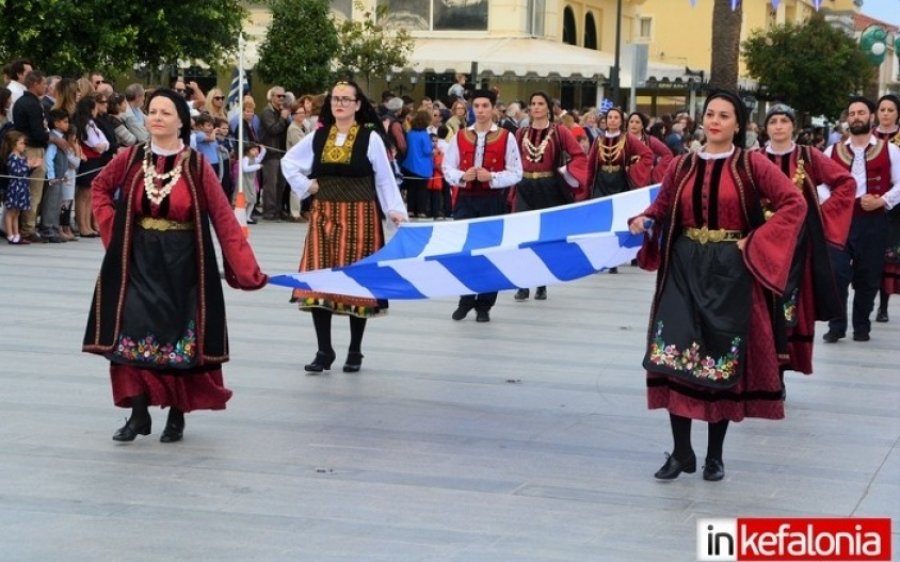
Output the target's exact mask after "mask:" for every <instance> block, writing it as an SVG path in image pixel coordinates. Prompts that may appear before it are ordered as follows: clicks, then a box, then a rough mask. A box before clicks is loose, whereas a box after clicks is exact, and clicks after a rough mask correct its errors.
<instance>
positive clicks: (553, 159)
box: [514, 92, 587, 301]
mask: <svg viewBox="0 0 900 562" xmlns="http://www.w3.org/2000/svg"><path fill="white" fill-rule="evenodd" d="M528 105H529V109H530V116H531V123H530V124H529V125H528V126H527V127H522V128H521V129H519V130H518V131H517V132H516V140H517V141H518V143H519V151H520V157H521V160H522V170H523V172H522V181H521V182H519V184H518V185H517V186H516V190H515V191H516V199H515V206H514V210H515V211H532V210H535V209H548V208H550V207H557V206H559V205H565V204H566V203H571V202H572V201H574V200H575V191H576V190H578V189H579V188H581V187H583V186H584V185H585V183H586V182H587V157H586V156H585V154H584V151H583V150H582V149H581V145H579V144H578V141H577V140H575V136H574V135H572V133H571V131H569V128H568V127H563V126H560V125H557V124H556V123H554V122H553V112H552V111H550V108H551V107H553V103H552V102H551V100H550V96H549V95H547V94H546V93H545V92H535V93H533V94H531V100H530V101H529V103H528ZM528 295H529V290H528V289H519V290H518V291H516V296H515V299H516V300H517V301H524V300H526V299H527V298H528ZM534 298H535V299H537V300H544V299H546V298H547V287H545V286H541V287H538V288H537V293H536V294H535V296H534Z"/></svg>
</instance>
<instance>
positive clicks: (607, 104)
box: [600, 98, 616, 114]
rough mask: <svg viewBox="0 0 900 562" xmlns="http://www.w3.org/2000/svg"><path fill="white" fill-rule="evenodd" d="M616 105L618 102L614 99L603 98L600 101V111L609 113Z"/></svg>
mask: <svg viewBox="0 0 900 562" xmlns="http://www.w3.org/2000/svg"><path fill="white" fill-rule="evenodd" d="M615 105H616V104H615V103H613V100H611V99H609V98H603V101H601V102H600V113H603V114H606V113H609V110H610V109H612V108H613V107H615Z"/></svg>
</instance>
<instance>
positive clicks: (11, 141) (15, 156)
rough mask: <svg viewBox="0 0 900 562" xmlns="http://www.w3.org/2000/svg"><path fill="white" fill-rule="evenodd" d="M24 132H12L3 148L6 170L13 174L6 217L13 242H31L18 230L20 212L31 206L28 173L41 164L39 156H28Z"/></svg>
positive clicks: (6, 226)
mask: <svg viewBox="0 0 900 562" xmlns="http://www.w3.org/2000/svg"><path fill="white" fill-rule="evenodd" d="M26 150H27V149H26V146H25V135H24V134H23V133H21V132H20V131H10V132H9V133H7V134H6V138H5V139H4V140H3V145H2V147H0V158H3V160H4V162H5V163H6V170H5V171H4V173H6V174H7V175H9V176H11V178H10V179H9V181H8V182H7V186H6V200H5V201H4V202H3V203H4V205H5V206H6V214H5V215H4V217H3V220H4V229H5V231H6V240H7V242H9V243H10V244H29V243H30V241H29V240H28V239H27V238H25V237H23V236H22V235H21V233H20V231H19V213H21V212H23V211H27V210H28V209H30V208H31V206H32V202H31V194H30V193H29V191H30V190H29V185H28V184H29V179H28V175H29V172H30V171H31V170H32V169H34V168H37V167H40V166H42V163H41V162H40V159H39V158H34V157H31V158H29V157H27V156H26V152H25V151H26Z"/></svg>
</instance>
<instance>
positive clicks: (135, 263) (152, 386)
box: [83, 90, 267, 443]
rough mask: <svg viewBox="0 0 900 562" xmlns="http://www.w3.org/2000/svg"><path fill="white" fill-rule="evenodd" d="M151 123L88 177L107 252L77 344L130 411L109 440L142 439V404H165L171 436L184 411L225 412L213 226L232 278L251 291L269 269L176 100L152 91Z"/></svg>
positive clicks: (145, 430)
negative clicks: (103, 369)
mask: <svg viewBox="0 0 900 562" xmlns="http://www.w3.org/2000/svg"><path fill="white" fill-rule="evenodd" d="M147 123H148V125H149V129H150V142H149V143H148V144H141V145H137V146H133V147H131V148H129V149H128V150H127V151H125V152H121V153H119V154H118V155H117V156H116V157H115V158H113V160H112V161H111V162H110V163H109V165H108V166H107V167H106V168H104V169H103V171H102V172H100V174H99V175H98V176H97V177H96V178H95V179H94V181H93V186H92V191H93V210H94V215H95V216H96V218H97V222H98V224H99V227H100V235H101V238H102V240H103V244H104V246H105V247H106V255H105V256H104V259H103V264H102V266H101V268H100V275H99V278H98V279H97V285H96V288H95V291H94V299H93V303H92V305H91V311H90V315H89V318H88V323H87V329H86V332H85V336H84V347H83V349H84V351H86V352H89V353H96V354H99V355H103V356H104V357H106V358H107V359H109V361H110V378H111V380H112V389H113V400H114V402H115V404H116V405H117V406H119V407H124V408H127V407H130V408H131V417H130V418H129V419H128V421H127V422H126V423H125V425H124V426H122V427H121V428H119V430H118V431H116V433H115V435H113V439H114V440H116V441H133V440H134V439H135V437H136V436H138V435H149V434H150V429H151V418H150V414H149V411H148V406H151V405H153V406H162V407H166V406H168V407H169V415H168V419H167V421H166V427H165V430H164V431H163V433H162V436H161V438H160V441H162V442H164V443H171V442H174V441H180V440H181V438H182V436H183V434H184V425H185V422H184V414H185V413H187V412H191V411H193V410H201V409H206V410H221V409H224V408H225V403H226V402H228V399H229V398H231V391H230V390H229V389H227V388H225V386H224V383H223V379H222V363H224V362H225V361H228V332H227V329H226V325H225V302H224V299H223V295H222V284H221V281H220V279H219V267H218V265H217V263H216V251H215V248H214V246H213V240H212V236H211V232H210V225H212V227H213V228H214V229H215V232H216V237H217V238H218V241H219V246H220V247H221V249H222V255H223V260H224V262H225V264H224V265H225V279H226V281H227V282H228V284H229V285H231V286H232V287H235V288H240V289H247V290H252V289H259V288H261V287H263V286H265V284H266V282H267V277H266V276H265V275H264V274H263V273H262V272H261V271H260V269H259V266H258V265H257V262H256V258H255V257H254V255H253V251H252V250H251V249H250V246H249V245H248V244H247V241H246V240H245V239H244V236H243V234H242V232H241V228H240V225H238V223H237V220H236V219H235V217H234V212H233V211H232V209H231V205H230V204H229V202H228V199H227V198H226V196H225V192H224V191H223V190H222V186H221V185H220V184H219V182H218V180H217V179H216V174H215V172H214V171H213V169H212V168H211V167H210V165H209V163H208V162H207V161H206V160H205V159H204V158H203V157H202V155H200V153H198V152H196V151H194V150H191V149H190V148H189V144H190V134H191V118H190V112H189V110H188V107H187V103H186V102H185V101H184V98H182V97H181V96H179V95H178V94H176V93H175V92H173V91H171V90H157V91H155V92H154V93H153V94H152V95H151V96H150V103H149V114H148V117H147ZM117 192H119V195H118V196H117Z"/></svg>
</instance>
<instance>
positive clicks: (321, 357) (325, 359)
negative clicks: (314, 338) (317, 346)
mask: <svg viewBox="0 0 900 562" xmlns="http://www.w3.org/2000/svg"><path fill="white" fill-rule="evenodd" d="M335 357H337V356H336V355H335V353H334V352H333V351H332V352H331V353H330V354H328V353H325V352H323V351H317V352H316V358H315V359H313V362H312V363H308V364H306V365H304V366H303V368H304V369H305V370H306V371H307V372H308V373H321V372H322V371H330V370H331V364H332V363H334V358H335Z"/></svg>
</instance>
